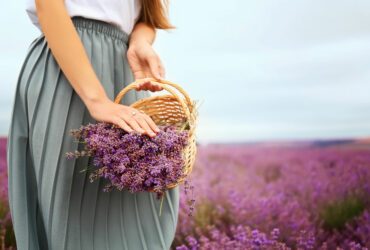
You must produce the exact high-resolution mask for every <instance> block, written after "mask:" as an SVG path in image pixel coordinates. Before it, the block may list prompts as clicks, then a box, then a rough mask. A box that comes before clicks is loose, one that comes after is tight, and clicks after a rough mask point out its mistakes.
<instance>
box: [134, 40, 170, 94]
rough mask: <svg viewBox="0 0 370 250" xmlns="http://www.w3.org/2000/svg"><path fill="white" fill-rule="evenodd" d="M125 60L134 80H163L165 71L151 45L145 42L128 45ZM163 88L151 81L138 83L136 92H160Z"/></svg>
mask: <svg viewBox="0 0 370 250" xmlns="http://www.w3.org/2000/svg"><path fill="white" fill-rule="evenodd" d="M127 59H128V62H129V65H130V67H131V70H132V72H133V73H134V77H135V80H138V79H145V78H155V79H163V78H164V75H165V70H164V67H163V64H162V62H161V59H160V58H159V56H158V55H157V54H156V53H155V51H154V49H153V47H152V45H151V44H150V43H149V42H147V41H145V40H142V41H136V42H133V43H130V46H129V48H128V50H127ZM162 89H163V88H162V87H161V86H160V85H159V84H157V83H155V82H152V81H149V80H148V81H145V80H144V81H142V82H140V83H139V84H138V85H137V87H136V90H150V91H153V92H154V91H160V90H162Z"/></svg>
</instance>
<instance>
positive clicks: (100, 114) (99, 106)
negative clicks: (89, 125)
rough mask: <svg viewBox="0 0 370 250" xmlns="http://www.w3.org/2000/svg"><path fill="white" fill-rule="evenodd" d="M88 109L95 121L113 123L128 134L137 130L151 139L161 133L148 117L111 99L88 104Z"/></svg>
mask: <svg viewBox="0 0 370 250" xmlns="http://www.w3.org/2000/svg"><path fill="white" fill-rule="evenodd" d="M87 108H88V110H89V113H90V115H91V116H92V117H93V118H94V119H95V120H97V121H100V122H108V123H113V124H115V125H116V126H118V127H120V128H122V129H123V130H125V131H127V132H132V131H134V130H135V131H137V132H139V133H140V134H147V135H149V136H150V137H154V136H156V133H158V132H159V128H158V127H157V125H156V124H155V123H154V122H153V120H152V119H151V118H150V117H149V116H148V115H146V114H145V113H142V112H140V111H139V110H137V109H135V108H132V107H129V106H126V105H122V104H117V103H115V102H113V101H111V100H110V99H109V98H104V99H102V100H95V101H92V102H90V103H87Z"/></svg>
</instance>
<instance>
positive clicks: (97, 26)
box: [71, 16, 129, 44]
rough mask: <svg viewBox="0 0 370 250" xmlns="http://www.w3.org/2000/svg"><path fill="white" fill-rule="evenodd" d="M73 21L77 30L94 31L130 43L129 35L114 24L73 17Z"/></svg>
mask: <svg viewBox="0 0 370 250" xmlns="http://www.w3.org/2000/svg"><path fill="white" fill-rule="evenodd" d="M71 19H72V22H73V24H74V26H75V27H76V28H83V29H92V30H95V31H97V32H101V33H104V34H106V35H108V36H111V37H112V38H116V39H119V40H122V42H124V43H126V44H127V43H128V37H129V35H128V34H127V33H126V32H124V31H123V30H122V29H120V28H119V27H118V26H116V25H114V24H111V23H108V22H104V21H101V20H97V19H90V18H86V17H82V16H73V17H72V18H71Z"/></svg>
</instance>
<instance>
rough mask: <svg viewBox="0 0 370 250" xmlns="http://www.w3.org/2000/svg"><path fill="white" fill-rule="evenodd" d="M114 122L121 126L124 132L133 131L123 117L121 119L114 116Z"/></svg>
mask: <svg viewBox="0 0 370 250" xmlns="http://www.w3.org/2000/svg"><path fill="white" fill-rule="evenodd" d="M114 123H115V124H116V125H117V126H119V127H120V128H122V129H123V130H125V131H126V132H128V133H130V132H132V131H133V130H132V128H130V126H129V125H127V123H126V122H125V121H124V120H123V119H121V118H120V117H116V118H115V119H114Z"/></svg>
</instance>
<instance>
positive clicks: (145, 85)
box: [136, 81, 163, 92]
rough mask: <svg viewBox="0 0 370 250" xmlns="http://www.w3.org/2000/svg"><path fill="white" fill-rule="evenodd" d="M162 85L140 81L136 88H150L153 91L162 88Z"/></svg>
mask: <svg viewBox="0 0 370 250" xmlns="http://www.w3.org/2000/svg"><path fill="white" fill-rule="evenodd" d="M162 89H163V88H162V86H161V85H159V84H158V83H156V82H152V81H148V82H141V83H139V84H137V86H136V90H150V91H152V92H154V91H160V90H162Z"/></svg>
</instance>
